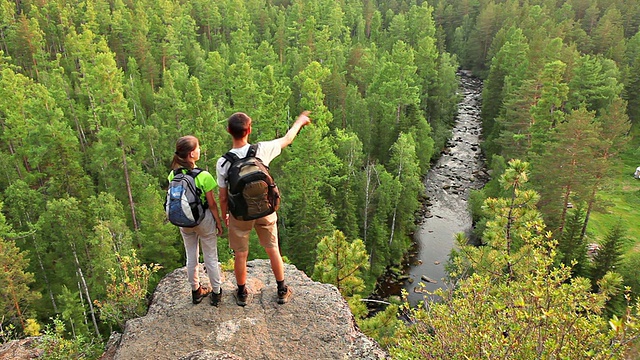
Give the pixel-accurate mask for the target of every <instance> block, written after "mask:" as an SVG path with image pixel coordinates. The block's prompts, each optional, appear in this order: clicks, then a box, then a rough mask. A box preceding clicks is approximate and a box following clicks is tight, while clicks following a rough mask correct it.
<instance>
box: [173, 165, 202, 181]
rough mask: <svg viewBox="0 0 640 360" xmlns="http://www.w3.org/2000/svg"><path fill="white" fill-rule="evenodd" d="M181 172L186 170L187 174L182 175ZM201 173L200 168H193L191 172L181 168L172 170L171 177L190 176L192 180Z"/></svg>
mask: <svg viewBox="0 0 640 360" xmlns="http://www.w3.org/2000/svg"><path fill="white" fill-rule="evenodd" d="M182 170H187V172H185V173H183V172H182ZM201 172H202V169H200V168H193V169H191V170H189V169H187V168H185V167H181V168H178V169H175V170H173V176H176V175H178V174H187V175H189V176H191V177H192V178H194V179H195V178H196V176H198V175H200V173H201Z"/></svg>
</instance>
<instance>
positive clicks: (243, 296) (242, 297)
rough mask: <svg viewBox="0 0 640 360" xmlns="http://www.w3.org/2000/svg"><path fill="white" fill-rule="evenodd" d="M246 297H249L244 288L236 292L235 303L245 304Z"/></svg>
mask: <svg viewBox="0 0 640 360" xmlns="http://www.w3.org/2000/svg"><path fill="white" fill-rule="evenodd" d="M248 298H249V292H248V291H247V289H246V288H245V289H244V291H243V292H242V293H241V292H240V291H238V292H236V304H238V306H245V305H247V301H248Z"/></svg>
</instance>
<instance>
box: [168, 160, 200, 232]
mask: <svg viewBox="0 0 640 360" xmlns="http://www.w3.org/2000/svg"><path fill="white" fill-rule="evenodd" d="M183 170H187V171H186V173H183ZM201 172H202V169H193V170H189V169H186V168H180V169H176V170H174V171H173V175H174V176H173V180H171V182H170V183H169V190H167V199H166V200H165V203H164V208H165V211H166V213H167V218H168V219H169V221H170V222H171V223H172V224H173V225H176V226H180V227H194V226H197V225H198V224H200V222H201V221H202V219H204V216H205V211H206V210H207V209H208V208H209V205H208V204H207V202H206V200H205V202H204V203H203V202H202V200H201V198H200V196H201V194H202V190H200V189H198V188H197V187H196V177H197V176H198V175H199V174H200V173H201Z"/></svg>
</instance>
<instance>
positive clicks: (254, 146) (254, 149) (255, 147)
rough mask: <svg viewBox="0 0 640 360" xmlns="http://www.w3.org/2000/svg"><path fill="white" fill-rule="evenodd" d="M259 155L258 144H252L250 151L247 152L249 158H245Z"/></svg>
mask: <svg viewBox="0 0 640 360" xmlns="http://www.w3.org/2000/svg"><path fill="white" fill-rule="evenodd" d="M257 153H258V144H251V145H250V146H249V151H247V156H245V157H256V154H257Z"/></svg>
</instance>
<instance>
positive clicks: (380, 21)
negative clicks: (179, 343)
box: [0, 0, 640, 359]
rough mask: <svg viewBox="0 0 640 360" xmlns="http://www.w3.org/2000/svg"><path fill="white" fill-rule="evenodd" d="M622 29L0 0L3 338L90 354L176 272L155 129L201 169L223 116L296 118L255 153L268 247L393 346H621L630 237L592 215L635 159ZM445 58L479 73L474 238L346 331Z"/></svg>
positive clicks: (452, 104) (538, 21)
mask: <svg viewBox="0 0 640 360" xmlns="http://www.w3.org/2000/svg"><path fill="white" fill-rule="evenodd" d="M639 27H640V2H638V1H637V0H607V1H602V0H568V1H564V0H529V1H522V0H490V1H489V0H433V1H429V2H427V1H419V0H392V1H382V0H379V1H373V0H340V1H328V0H221V1H213V0H191V1H183V0H160V1H150V0H138V1H131V0H79V1H72V0H49V1H45V0H15V1H9V0H0V125H1V126H0V174H1V176H0V200H1V202H0V210H1V211H0V250H1V251H0V264H1V265H2V267H3V269H4V272H3V274H2V277H0V306H1V309H2V318H1V320H0V321H1V324H2V328H0V335H1V337H2V341H3V342H4V341H8V340H11V339H15V338H20V337H24V336H29V335H38V334H44V337H43V338H44V339H46V341H48V344H49V346H48V349H49V350H50V351H52V352H56V351H57V352H59V354H57V355H58V356H61V357H63V358H64V357H75V358H95V357H96V356H97V355H99V354H100V352H101V350H102V347H101V345H102V344H103V342H104V341H106V338H107V337H108V335H109V334H110V332H111V331H113V330H116V331H119V330H121V328H122V326H123V324H124V322H125V321H126V320H127V319H130V318H133V317H137V316H141V315H143V314H144V313H145V311H146V302H147V299H148V297H149V294H150V293H151V292H153V289H154V287H155V284H156V283H157V282H158V281H159V280H160V279H161V278H162V276H163V275H164V274H166V273H168V272H171V271H173V270H175V269H176V268H179V267H182V266H184V262H185V259H184V248H183V245H182V240H181V238H180V235H179V232H178V229H177V228H176V227H175V226H173V225H172V224H170V223H168V222H167V221H166V219H165V214H164V208H163V204H164V198H165V192H166V187H167V181H166V175H167V173H168V171H169V166H170V163H171V159H172V157H173V152H174V150H175V141H176V140H177V139H178V138H179V137H180V136H183V135H188V134H191V135H195V136H196V137H198V139H199V140H200V144H201V147H202V156H201V159H200V160H199V162H198V166H199V167H201V168H204V169H207V170H209V171H210V172H213V173H215V163H216V161H217V159H218V157H219V156H221V155H222V154H224V153H225V152H226V151H227V150H228V149H229V148H230V145H231V140H230V137H229V134H228V133H227V132H226V130H225V127H226V118H227V117H228V116H229V115H231V114H232V113H234V112H237V111H242V112H245V113H247V114H248V115H249V116H251V117H252V119H253V125H252V127H253V132H252V135H251V141H252V142H257V141H261V140H270V139H272V138H274V137H280V136H283V135H284V134H285V132H286V131H287V129H288V128H289V127H290V125H291V124H292V123H293V121H294V120H295V117H296V116H297V114H299V113H300V111H302V110H310V111H311V115H310V117H311V119H312V125H310V126H307V127H305V128H304V129H303V130H302V131H301V132H300V134H299V138H298V140H296V142H294V144H293V145H292V146H291V147H289V148H287V149H286V150H284V151H283V153H282V155H281V156H280V157H278V158H277V159H276V160H274V162H272V163H271V172H272V174H273V175H274V178H275V179H276V181H277V182H278V186H279V188H280V190H281V193H282V198H283V202H282V207H281V209H280V210H279V213H278V215H279V216H278V217H279V233H280V243H281V248H282V253H283V255H284V256H286V258H287V259H288V261H289V262H291V263H293V264H295V265H296V266H297V267H298V268H299V269H301V270H302V271H305V272H306V273H307V274H309V275H310V276H312V277H313V278H314V279H315V280H318V281H324V282H330V283H334V282H335V280H334V279H341V281H338V282H337V283H334V285H336V286H337V287H338V289H339V290H340V291H341V293H342V294H343V296H344V297H345V298H347V299H348V300H349V302H350V305H351V307H352V311H353V313H354V315H355V316H356V318H357V319H358V322H359V325H360V328H361V329H362V331H363V332H365V333H366V334H367V335H369V336H371V337H373V338H375V339H376V340H377V341H378V342H380V343H381V344H382V345H383V346H384V347H385V348H386V349H387V350H388V351H389V352H390V354H391V355H392V356H393V357H394V358H398V359H413V358H434V359H440V358H457V357H459V358H521V359H530V358H543V359H546V358H570V359H581V358H625V357H627V358H628V357H633V356H634V354H635V356H637V355H638V351H639V350H638V345H637V344H638V336H639V333H640V328H639V327H638V310H639V305H638V301H637V298H638V296H639V295H640V282H639V281H640V280H639V279H640V275H638V270H637V269H638V265H640V249H639V248H638V246H640V245H638V244H640V239H638V238H635V237H634V236H635V234H637V233H636V232H633V231H631V232H630V231H629V230H628V228H629V227H632V228H637V224H625V223H622V222H619V223H617V224H615V225H614V226H611V227H610V228H609V229H606V231H604V232H600V233H598V232H596V233H594V232H593V231H591V230H590V224H591V221H592V219H593V218H594V217H596V216H597V214H598V213H602V212H607V211H609V212H612V211H613V212H615V211H616V209H615V207H613V206H611V204H610V203H608V202H607V201H606V199H605V198H606V196H603V195H604V194H606V193H607V191H608V190H609V189H610V188H611V182H612V179H616V176H617V175H615V174H617V173H619V172H620V168H625V169H626V167H627V165H625V162H624V160H625V159H628V158H633V157H635V159H638V158H640V141H639V140H638V139H640V136H638V135H637V134H638V133H639V131H640V130H638V128H639V126H640V32H639ZM459 68H462V69H469V70H471V71H472V72H473V74H475V75H476V76H478V77H480V78H481V79H483V80H484V90H483V94H482V95H483V96H482V98H483V103H482V121H483V133H484V143H483V151H484V154H485V156H486V158H487V164H488V166H489V167H490V168H491V170H492V177H493V179H492V180H491V181H490V182H489V183H488V184H487V186H486V187H485V188H484V189H482V190H480V191H476V192H474V193H473V194H472V195H471V198H470V201H469V203H470V209H471V210H472V212H473V216H474V221H475V224H476V232H477V236H478V238H479V239H480V242H481V245H482V246H471V245H468V244H467V243H468V241H467V239H465V238H464V237H463V236H460V237H459V239H458V247H457V249H456V250H455V251H454V252H453V253H452V254H451V258H450V261H449V264H448V265H447V266H448V269H449V274H450V279H449V281H450V282H451V284H453V285H455V286H452V287H451V288H450V290H447V291H441V292H440V294H439V295H440V297H441V298H442V300H441V301H440V302H438V303H434V304H430V306H426V307H419V308H416V309H410V308H408V307H407V305H406V304H404V305H403V304H393V305H390V306H388V307H387V308H386V310H384V311H381V312H379V313H378V314H377V315H376V316H372V317H367V316H366V314H367V309H366V307H365V305H364V303H363V302H361V301H359V300H360V299H362V298H363V297H366V296H368V295H369V294H371V292H372V291H373V290H374V288H375V285H376V280H377V279H378V278H379V277H380V276H381V275H382V274H383V273H385V271H387V269H388V268H390V267H395V266H397V265H398V264H400V263H401V262H402V261H403V258H404V257H405V256H406V255H407V252H408V251H409V249H410V247H411V245H412V240H411V236H410V234H411V233H412V231H413V230H414V228H415V220H416V219H415V217H416V215H415V214H416V211H417V210H419V208H420V207H421V198H422V196H423V193H424V184H423V176H424V175H425V174H426V172H427V171H428V169H429V167H430V163H431V161H432V160H433V159H434V158H435V157H437V156H438V154H439V153H440V151H441V150H442V149H443V148H444V147H445V146H446V142H447V140H448V134H449V130H450V127H451V126H452V124H453V121H454V119H455V115H456V110H457V104H458V101H459V95H458V78H457V76H456V72H457V70H458V69H459ZM634 134H635V136H634ZM636 166H640V163H638V164H637V165H636ZM634 169H635V168H634ZM627 177H629V178H631V177H630V176H629V175H628V174H627ZM631 180H633V178H631ZM629 184H630V185H628V186H627V188H630V189H631V191H629V192H628V194H627V195H626V197H627V200H628V201H629V202H630V203H634V204H636V210H635V211H638V212H640V210H638V209H640V185H638V184H637V183H632V182H631V181H630V182H629ZM216 192H217V191H216ZM637 218H640V215H639V216H638V217H637ZM253 240H256V239H253ZM253 240H252V244H251V250H250V256H251V257H260V258H263V257H266V255H265V254H264V252H263V250H262V249H261V247H260V246H259V244H258V243H257V241H253ZM590 243H598V244H599V245H600V246H599V251H598V252H597V253H596V254H595V255H592V254H591V253H589V251H588V244H590ZM218 247H219V255H220V261H221V262H223V263H226V262H227V261H228V260H230V259H231V258H232V254H231V253H230V251H229V249H228V245H227V244H226V238H222V239H219V241H218ZM328 253H335V254H336V256H326V254H328ZM338 254H340V255H341V256H342V257H341V258H339V257H338V256H337V255H338ZM332 272H333V273H334V274H344V276H328V275H327V274H331V273H332ZM453 289H455V290H453ZM453 309H455V311H454V310H453ZM399 313H402V314H403V316H402V318H403V319H409V320H410V321H401V320H399V317H398V314H399ZM51 344H55V345H56V346H53V345H51ZM87 349H88V350H87ZM52 356H53V355H52Z"/></svg>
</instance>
